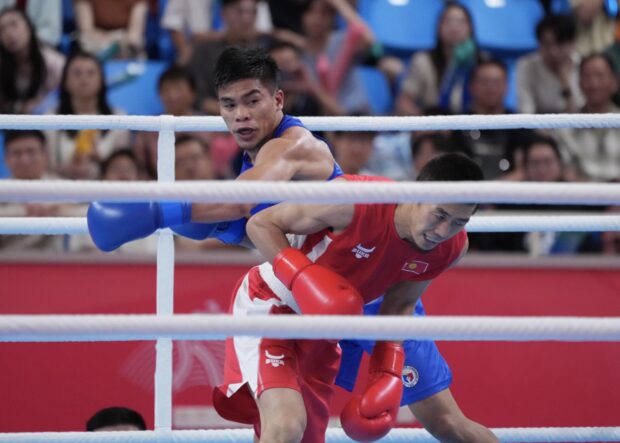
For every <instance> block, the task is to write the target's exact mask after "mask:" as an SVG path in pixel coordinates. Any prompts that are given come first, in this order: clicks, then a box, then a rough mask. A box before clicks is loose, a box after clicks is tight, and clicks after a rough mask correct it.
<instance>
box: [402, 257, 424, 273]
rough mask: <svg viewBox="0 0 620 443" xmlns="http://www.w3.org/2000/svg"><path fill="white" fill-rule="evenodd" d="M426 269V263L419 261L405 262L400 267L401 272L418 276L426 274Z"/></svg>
mask: <svg viewBox="0 0 620 443" xmlns="http://www.w3.org/2000/svg"><path fill="white" fill-rule="evenodd" d="M427 269H428V263H426V262H425V261H420V260H411V261H406V262H405V264H404V265H403V267H402V270H403V271H405V272H413V273H414V274H417V275H420V274H423V273H425V272H426V270H427Z"/></svg>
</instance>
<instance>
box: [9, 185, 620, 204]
mask: <svg viewBox="0 0 620 443" xmlns="http://www.w3.org/2000/svg"><path fill="white" fill-rule="evenodd" d="M93 200H105V201H145V200H157V201H165V200H185V201H193V202H210V203H260V202H269V201H276V202H277V201H290V202H296V203H321V204H325V203H391V202H419V203H438V202H440V203H520V204H522V203H535V204H581V205H618V204H620V183H537V182H528V183H523V182H519V183H513V182H465V181H464V182H458V184H455V183H454V182H345V181H334V182H324V181H320V182H318V181H308V182H265V181H263V182H258V181H246V180H241V181H237V180H229V181H185V182H174V183H154V182H150V183H149V182H92V181H70V182H69V181H61V180H59V181H36V180H35V181H28V180H3V181H0V201H4V202H20V201H21V202H24V201H56V202H76V201H78V202H89V201H93Z"/></svg>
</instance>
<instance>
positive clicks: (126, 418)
mask: <svg viewBox="0 0 620 443" xmlns="http://www.w3.org/2000/svg"><path fill="white" fill-rule="evenodd" d="M86 430H87V431H89V432H103V431H146V423H145V422H144V418H142V416H141V415H140V414H139V413H138V412H136V411H134V410H133V409H129V408H125V407H111V408H105V409H101V410H100V411H97V413H96V414H95V415H93V416H92V417H91V418H89V419H88V421H87V422H86Z"/></svg>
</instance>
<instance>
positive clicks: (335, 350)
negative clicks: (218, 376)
mask: <svg viewBox="0 0 620 443" xmlns="http://www.w3.org/2000/svg"><path fill="white" fill-rule="evenodd" d="M230 311H231V313H232V314H233V315H235V316H249V315H265V316H269V315H281V314H294V311H293V310H292V309H290V308H289V307H288V306H286V305H285V304H284V303H282V301H281V300H280V299H279V298H278V297H277V296H276V295H275V294H274V293H273V292H272V291H271V290H270V289H269V287H268V286H267V285H266V284H265V282H264V281H263V279H262V278H261V276H260V274H259V272H258V268H256V267H255V268H252V269H251V270H250V271H249V272H248V273H247V274H246V275H245V276H244V277H243V278H242V279H241V281H240V282H239V283H238V284H237V287H236V288H235V290H234V293H233V299H232V302H231V309H230ZM265 321H266V322H268V321H269V319H268V318H265ZM339 365H340V348H339V347H338V345H337V343H334V342H329V341H326V340H288V339H268V338H258V337H229V338H228V339H227V340H226V361H225V365H224V383H223V384H222V385H221V386H219V387H218V388H216V389H215V391H214V395H213V402H214V406H215V409H216V410H217V411H218V413H219V414H220V415H221V416H222V417H223V418H225V419H227V420H232V421H236V422H240V423H245V424H251V425H254V427H255V429H256V430H257V432H258V430H259V425H260V418H259V414H258V407H257V405H256V399H257V398H258V397H259V396H260V395H261V393H262V392H263V391H265V390H267V389H271V388H289V389H294V390H296V391H298V392H299V393H301V395H302V397H303V399H304V404H305V407H306V412H307V426H306V432H305V433H304V437H303V439H302V443H323V442H324V441H325V431H326V429H327V425H328V422H329V410H330V404H331V400H332V397H333V391H334V382H335V378H336V375H337V373H338V368H339Z"/></svg>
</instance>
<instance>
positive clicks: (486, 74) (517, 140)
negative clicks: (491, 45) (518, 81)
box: [462, 59, 534, 180]
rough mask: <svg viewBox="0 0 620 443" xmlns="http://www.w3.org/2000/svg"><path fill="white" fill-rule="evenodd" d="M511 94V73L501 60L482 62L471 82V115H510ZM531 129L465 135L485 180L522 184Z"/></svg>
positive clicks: (468, 133) (476, 67)
mask: <svg viewBox="0 0 620 443" xmlns="http://www.w3.org/2000/svg"><path fill="white" fill-rule="evenodd" d="M507 91H508V70H507V68H506V65H504V63H503V62H501V61H499V60H494V59H488V60H484V61H481V62H479V63H478V64H477V65H476V66H475V67H474V68H473V70H472V72H471V77H470V81H469V93H470V96H471V105H470V108H469V111H468V113H469V114H479V115H488V114H494V115H501V114H510V113H511V111H510V110H508V109H506V107H505V106H504V102H505V100H506V93H507ZM533 133H534V132H533V131H532V130H529V129H493V130H483V131H481V130H478V129H473V130H467V131H462V134H463V137H464V139H465V140H466V142H467V144H468V145H469V149H470V150H471V153H472V156H473V157H474V158H475V159H476V161H477V162H478V164H479V165H480V166H481V167H482V170H483V172H484V178H485V179H486V180H496V179H498V178H502V179H510V180H519V179H521V178H522V176H523V168H522V156H523V150H522V148H523V145H524V144H525V143H526V142H527V141H528V138H530V137H532V136H533Z"/></svg>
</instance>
